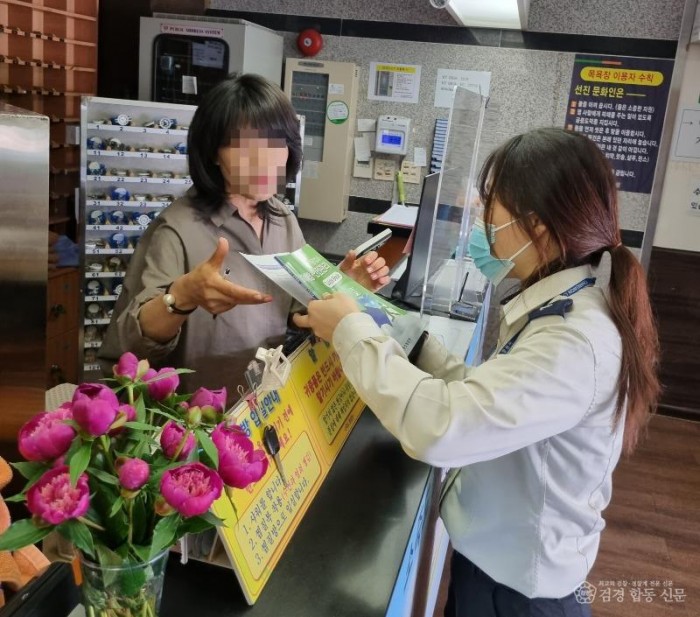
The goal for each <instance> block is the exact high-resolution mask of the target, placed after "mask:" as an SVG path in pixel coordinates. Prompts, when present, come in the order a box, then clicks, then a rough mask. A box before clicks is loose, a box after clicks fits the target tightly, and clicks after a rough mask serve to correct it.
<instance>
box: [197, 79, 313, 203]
mask: <svg viewBox="0 0 700 617" xmlns="http://www.w3.org/2000/svg"><path fill="white" fill-rule="evenodd" d="M246 128H250V129H257V130H259V131H261V132H263V133H265V134H268V135H270V136H274V137H282V138H283V139H284V140H285V142H286V145H287V148H289V156H288V158H287V182H291V181H293V180H294V178H295V176H296V174H297V172H298V171H299V168H300V166H301V160H302V147H301V136H300V134H299V121H298V120H297V117H296V113H295V111H294V108H293V107H292V104H291V103H290V102H289V99H287V97H286V96H285V95H284V93H283V92H282V91H281V90H280V89H279V88H278V87H277V86H276V85H275V84H273V83H272V82H270V81H268V80H267V79H265V78H264V77H261V76H260V75H254V74H252V73H244V74H241V75H236V74H232V75H229V76H228V77H227V78H226V79H224V80H222V81H220V82H219V83H218V84H216V85H215V86H214V87H213V88H212V89H211V90H209V92H207V93H206V94H205V95H204V96H203V97H202V100H201V102H200V104H199V106H198V107H197V110H196V111H195V113H194V117H193V118H192V123H191V124H190V130H189V132H188V135H187V152H188V155H189V165H190V175H191V176H192V183H193V185H194V188H195V189H196V191H197V197H196V199H195V201H194V205H195V207H196V208H197V209H198V210H200V211H202V212H206V213H211V212H213V211H215V210H217V209H218V208H219V207H220V206H221V204H222V203H223V202H224V200H225V199H226V186H225V182H224V178H223V176H222V174H221V169H220V168H219V166H218V165H217V158H218V152H219V148H221V147H222V146H226V145H229V144H230V143H231V139H232V138H234V137H236V136H237V132H238V131H240V130H241V129H246Z"/></svg>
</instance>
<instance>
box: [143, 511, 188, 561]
mask: <svg viewBox="0 0 700 617" xmlns="http://www.w3.org/2000/svg"><path fill="white" fill-rule="evenodd" d="M181 520H182V519H181V518H180V515H179V514H171V515H170V516H166V517H165V518H162V519H160V520H159V521H158V524H157V525H156V526H155V529H154V530H153V542H152V543H151V552H150V554H149V559H152V558H153V557H155V556H156V555H157V554H158V553H160V552H161V551H162V550H164V549H166V548H168V547H169V546H172V545H173V544H175V540H177V536H176V534H177V528H178V527H179V526H180V521H181Z"/></svg>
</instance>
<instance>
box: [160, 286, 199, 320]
mask: <svg viewBox="0 0 700 617" xmlns="http://www.w3.org/2000/svg"><path fill="white" fill-rule="evenodd" d="M172 284H173V283H172V281H171V282H170V283H168V284H167V285H163V286H161V289H162V290H163V304H165V307H166V308H167V309H168V313H174V314H175V315H189V314H190V313H194V312H195V311H196V310H197V307H196V306H195V307H194V308H191V309H187V310H183V309H181V308H177V306H175V296H173V294H171V293H170V287H171V286H172Z"/></svg>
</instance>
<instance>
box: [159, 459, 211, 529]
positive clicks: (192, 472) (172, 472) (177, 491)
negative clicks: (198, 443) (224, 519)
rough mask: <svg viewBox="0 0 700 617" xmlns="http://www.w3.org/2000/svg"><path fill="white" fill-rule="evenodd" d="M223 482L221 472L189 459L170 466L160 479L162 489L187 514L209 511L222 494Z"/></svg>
mask: <svg viewBox="0 0 700 617" xmlns="http://www.w3.org/2000/svg"><path fill="white" fill-rule="evenodd" d="M223 487H224V486H223V482H222V481H221V478H220V477H219V475H218V474H217V473H216V472H215V471H214V470H213V469H210V468H209V467H207V466H206V465H203V464H202V463H186V464H185V465H182V466H180V467H176V468H175V469H169V470H168V471H166V472H165V473H164V474H163V478H162V479H161V481H160V492H161V494H162V495H163V497H164V498H165V501H167V502H168V504H170V505H171V506H172V507H173V508H175V509H176V510H177V511H178V512H179V513H180V514H182V516H184V517H185V518H190V517H192V516H200V515H202V514H204V513H205V512H207V511H208V510H209V508H210V507H211V504H212V503H214V501H216V500H217V499H218V498H219V497H220V496H221V491H222V490H223Z"/></svg>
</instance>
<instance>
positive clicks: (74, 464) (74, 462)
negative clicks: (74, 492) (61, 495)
mask: <svg viewBox="0 0 700 617" xmlns="http://www.w3.org/2000/svg"><path fill="white" fill-rule="evenodd" d="M91 453H92V443H90V442H88V443H84V444H83V445H82V446H80V449H79V450H78V451H77V452H76V453H75V454H74V455H73V456H72V457H71V459H70V483H71V486H76V485H77V484H78V478H79V477H80V474H81V473H83V472H84V471H85V470H86V469H87V468H88V465H89V464H90V454H91Z"/></svg>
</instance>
